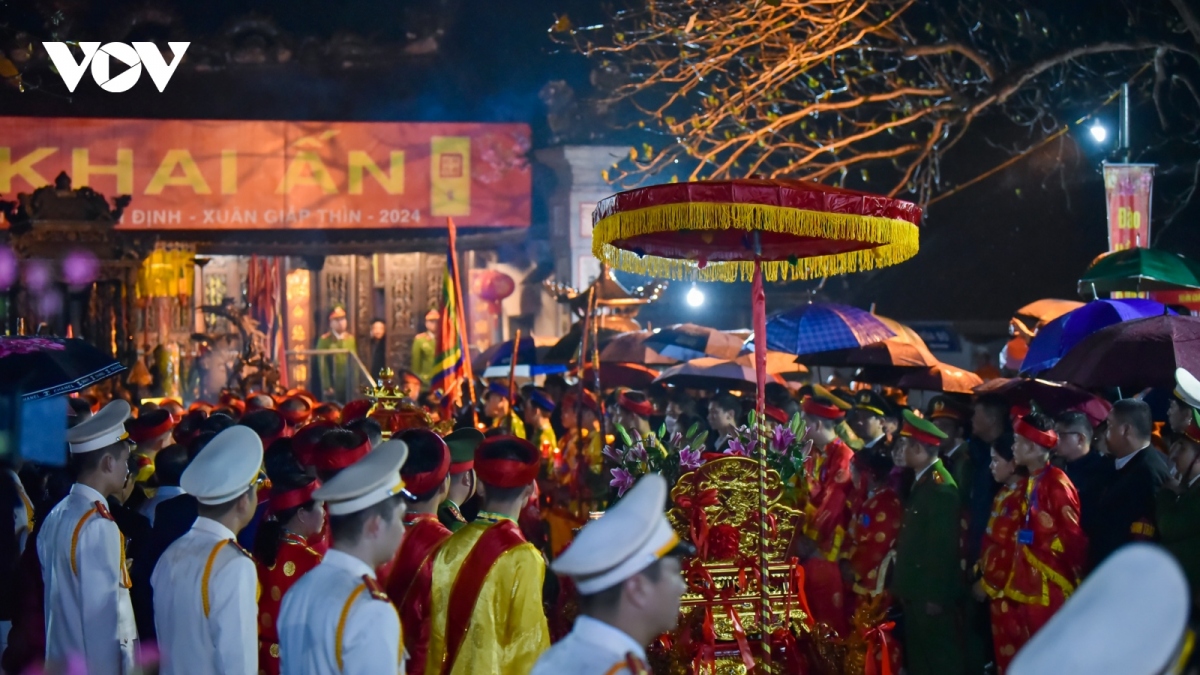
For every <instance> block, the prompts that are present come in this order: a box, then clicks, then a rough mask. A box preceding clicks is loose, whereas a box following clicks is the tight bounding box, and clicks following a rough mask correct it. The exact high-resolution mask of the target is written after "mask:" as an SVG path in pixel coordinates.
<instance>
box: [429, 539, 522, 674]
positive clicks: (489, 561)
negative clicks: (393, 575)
mask: <svg viewBox="0 0 1200 675" xmlns="http://www.w3.org/2000/svg"><path fill="white" fill-rule="evenodd" d="M524 543H525V538H524V537H522V536H521V530H520V528H519V527H517V524H516V523H514V522H512V521H511V520H502V521H500V522H498V523H496V524H495V525H492V526H491V527H489V528H488V529H487V530H486V531H485V532H484V533H483V535H482V536H481V537H479V540H478V541H476V542H475V545H474V546H473V547H471V552H470V553H468V554H467V557H466V559H465V560H463V564H462V567H460V568H459V569H458V576H457V577H455V579H454V585H453V586H452V587H451V588H450V602H449V607H447V611H446V659H445V660H444V661H442V675H448V674H449V673H450V671H451V670H453V669H454V661H455V659H457V658H458V650H459V648H460V647H461V646H462V643H463V640H464V639H466V637H467V629H468V628H470V626H471V615H472V614H473V613H474V612H475V603H476V602H477V601H478V600H479V592H480V591H481V590H483V582H484V581H486V580H487V575H488V572H489V571H490V570H491V569H492V565H494V564H495V563H496V560H498V559H499V558H500V556H502V555H504V554H505V553H507V552H508V551H511V550H512V549H514V548H516V547H517V546H520V545H521V544H524Z"/></svg>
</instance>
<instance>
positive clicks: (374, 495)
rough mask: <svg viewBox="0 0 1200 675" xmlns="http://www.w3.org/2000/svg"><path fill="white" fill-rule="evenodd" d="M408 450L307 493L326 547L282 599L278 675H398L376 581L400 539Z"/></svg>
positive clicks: (353, 468)
mask: <svg viewBox="0 0 1200 675" xmlns="http://www.w3.org/2000/svg"><path fill="white" fill-rule="evenodd" d="M407 457H408V447H407V446H406V445H405V444H404V442H403V441H400V440H390V441H386V442H384V443H382V444H380V445H379V447H377V448H375V449H374V450H372V451H371V453H370V454H369V455H367V456H366V457H364V458H362V459H360V460H359V461H358V462H356V463H354V464H351V465H350V466H349V467H347V468H345V469H343V470H342V471H341V472H340V473H339V474H338V475H337V476H335V477H334V478H333V479H331V480H330V481H329V482H328V483H326V484H325V485H323V486H321V488H320V489H319V490H317V491H316V492H315V493H313V498H314V499H317V500H322V501H324V502H325V509H326V511H327V512H328V513H329V526H330V530H331V534H332V536H333V545H332V547H331V548H330V549H329V551H328V552H327V553H326V554H325V559H324V560H322V561H321V564H320V565H317V566H316V567H315V568H313V569H312V571H310V572H309V573H308V574H305V575H304V576H303V577H301V579H300V580H299V581H297V582H296V583H295V585H293V586H292V587H291V589H289V590H288V592H287V594H285V595H284V596H283V607H281V608H280V611H279V620H278V622H277V624H276V625H277V627H278V629H279V659H280V668H281V671H282V673H283V675H324V674H326V673H328V674H330V675H332V674H334V673H344V674H345V675H385V674H387V673H392V674H393V675H394V674H395V673H402V672H404V671H403V669H404V654H403V652H402V650H401V645H403V644H404V641H403V640H402V639H401V635H400V617H399V615H398V614H396V608H395V607H394V606H393V605H392V603H391V602H390V601H389V600H388V596H387V594H386V593H385V592H384V591H383V588H382V586H381V585H380V584H379V582H377V581H376V580H375V568H377V567H379V565H381V564H383V563H385V562H387V561H389V560H391V558H392V556H393V555H394V554H395V552H396V549H397V548H398V547H399V546H400V540H401V539H402V538H403V537H404V511H405V502H404V499H403V495H404V481H403V480H402V479H401V478H400V467H401V466H402V465H403V464H404V460H405V459H406V458H407Z"/></svg>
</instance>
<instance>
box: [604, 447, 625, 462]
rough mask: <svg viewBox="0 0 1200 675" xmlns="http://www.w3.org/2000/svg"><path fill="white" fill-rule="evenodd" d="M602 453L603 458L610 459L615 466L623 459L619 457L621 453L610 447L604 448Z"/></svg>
mask: <svg viewBox="0 0 1200 675" xmlns="http://www.w3.org/2000/svg"><path fill="white" fill-rule="evenodd" d="M603 453H604V456H605V457H607V458H609V459H611V460H612V461H614V462H616V463H617V464H620V463H621V462H623V461H624V459H625V458H624V457H622V456H621V451H620V450H617V449H616V448H614V447H613V446H611V445H606V446H604V451H603Z"/></svg>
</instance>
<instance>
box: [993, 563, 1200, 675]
mask: <svg viewBox="0 0 1200 675" xmlns="http://www.w3.org/2000/svg"><path fill="white" fill-rule="evenodd" d="M1189 597H1190V596H1189V594H1188V586H1187V581H1186V580H1185V579H1184V576H1183V570H1181V569H1180V568H1179V563H1177V562H1175V559H1174V558H1172V557H1171V556H1170V555H1169V554H1168V553H1166V552H1165V551H1164V550H1162V549H1161V548H1158V547H1156V546H1152V545H1150V544H1130V545H1128V546H1125V547H1124V548H1122V549H1120V550H1118V551H1117V552H1116V553H1114V554H1113V555H1112V556H1111V557H1110V558H1109V559H1108V560H1106V561H1104V564H1102V565H1100V567H1099V568H1097V569H1096V571H1095V572H1093V573H1092V575H1091V576H1089V577H1088V578H1087V580H1086V581H1084V582H1083V585H1081V586H1080V587H1079V589H1078V590H1077V591H1076V592H1075V594H1074V595H1072V596H1071V597H1070V599H1068V600H1067V602H1066V604H1064V605H1063V606H1062V609H1060V610H1058V613H1057V614H1055V615H1054V618H1052V619H1050V621H1049V622H1047V623H1046V625H1045V626H1043V627H1042V629H1041V630H1040V631H1038V632H1037V635H1034V636H1033V639H1032V640H1030V641H1029V642H1028V643H1026V644H1025V647H1024V648H1022V649H1021V651H1020V652H1019V653H1017V657H1016V658H1015V659H1013V662H1012V665H1010V666H1009V667H1008V673H1009V675H1095V674H1096V673H1114V674H1117V673H1119V674H1120V675H1156V674H1157V673H1163V672H1167V671H1172V672H1173V671H1174V666H1175V664H1176V661H1178V660H1179V656H1180V649H1181V647H1182V646H1183V642H1184V635H1185V630H1186V629H1187V619H1188V598H1189Z"/></svg>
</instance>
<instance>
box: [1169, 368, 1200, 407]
mask: <svg viewBox="0 0 1200 675" xmlns="http://www.w3.org/2000/svg"><path fill="white" fill-rule="evenodd" d="M1175 395H1176V396H1178V397H1179V398H1180V399H1181V400H1182V401H1183V402H1184V403H1186V404H1188V405H1190V406H1192V407H1193V408H1200V380H1197V379H1196V376H1195V375H1192V374H1191V373H1189V372H1188V371H1186V370H1184V369H1183V368H1176V369H1175Z"/></svg>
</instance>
